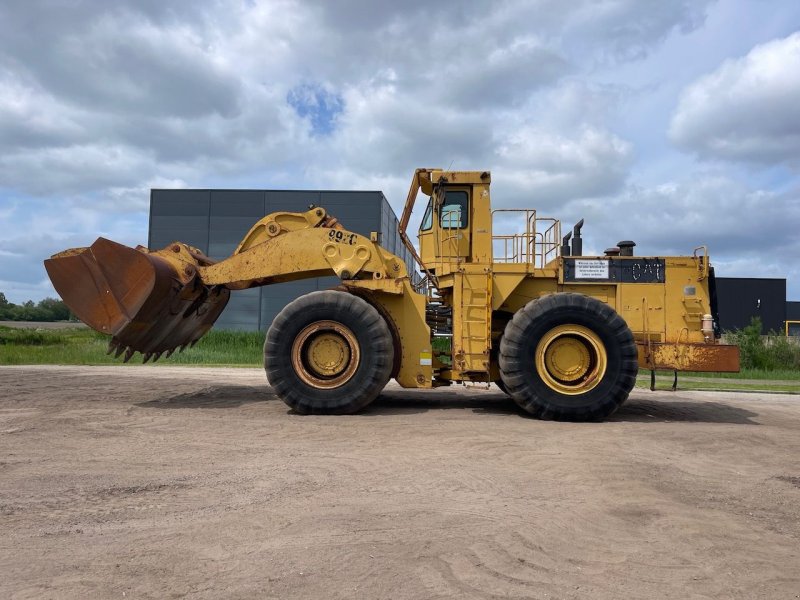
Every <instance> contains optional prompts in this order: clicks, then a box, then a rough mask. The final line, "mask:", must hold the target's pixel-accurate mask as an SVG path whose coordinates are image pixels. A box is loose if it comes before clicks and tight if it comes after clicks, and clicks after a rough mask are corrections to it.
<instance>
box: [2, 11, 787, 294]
mask: <svg viewBox="0 0 800 600" xmlns="http://www.w3.org/2000/svg"><path fill="white" fill-rule="evenodd" d="M724 1H725V2H733V3H736V2H740V1H743V0H724ZM785 1H786V2H787V3H788V0H785ZM787 5H788V4H787ZM714 9H715V5H714V3H713V2H711V1H706V0H698V1H693V0H650V1H643V0H608V1H606V0H603V1H602V2H597V1H595V0H576V1H574V2H569V3H564V2H563V1H561V0H535V1H530V0H502V1H499V2H498V1H494V0H470V2H459V1H455V0H447V1H443V2H436V3H431V2H423V1H422V0H412V1H411V2H396V1H394V0H345V1H342V2H335V3H334V2H328V1H323V0H308V1H304V2H299V1H296V0H271V1H259V2H241V3H234V4H231V3H226V2H220V1H219V0H200V1H189V0H181V1H178V2H161V1H158V0H121V1H119V2H114V3H108V2H101V1H100V0H74V1H71V2H68V3H63V2H47V3H44V2H37V1H34V0H32V1H30V2H6V3H0V220H2V227H0V252H3V253H4V254H3V260H0V280H2V282H1V283H0V286H5V287H8V286H11V287H14V286H15V285H17V287H18V289H20V290H25V292H24V293H31V294H33V293H35V292H34V291H35V290H36V289H38V288H37V287H36V286H39V285H40V282H41V281H42V279H43V271H42V269H41V260H42V258H43V257H44V256H46V255H48V254H49V253H52V252H55V251H57V250H60V249H62V248H64V247H67V246H71V245H86V244H89V243H91V242H92V241H93V240H94V238H95V237H96V236H97V235H106V236H107V237H112V238H116V239H119V240H120V241H121V242H123V243H128V244H136V243H143V242H144V241H145V239H146V236H147V230H146V228H147V203H148V198H149V193H148V189H149V188H150V187H180V186H186V187H284V188H303V187H312V188H340V189H380V190H383V191H384V192H385V194H386V196H387V198H388V199H389V200H390V202H392V204H393V206H394V208H395V210H396V211H399V210H400V208H401V203H402V201H403V199H404V198H405V193H406V191H407V186H408V180H409V177H410V175H411V172H412V170H413V169H414V168H415V167H418V166H441V167H448V166H450V165H452V166H453V168H458V169H490V170H492V172H493V202H494V203H495V205H496V206H498V207H511V206H517V207H521V206H533V207H536V208H538V209H540V210H541V211H543V212H545V213H549V214H552V215H554V216H560V217H562V218H563V219H564V221H565V222H570V223H571V222H573V221H574V220H577V218H580V217H581V216H585V217H587V230H586V231H587V235H588V236H596V237H594V238H592V239H594V240H596V243H595V242H592V243H594V245H595V246H596V248H597V249H599V250H602V249H603V248H605V247H606V246H608V245H610V244H613V243H615V242H616V241H617V240H618V239H622V238H623V237H634V239H639V240H642V243H643V245H645V246H647V247H652V248H661V249H671V245H670V243H668V242H672V243H673V244H674V245H675V246H676V249H677V250H679V251H681V252H685V251H686V246H688V245H690V244H692V243H695V242H696V241H704V240H705V239H706V238H704V237H703V236H701V235H697V234H700V233H705V232H706V231H708V228H707V227H706V225H705V222H706V221H708V220H713V211H712V210H711V208H709V211H706V212H704V211H699V212H698V209H696V205H704V204H707V205H708V206H709V207H714V206H717V207H722V210H723V211H726V215H727V213H728V212H732V211H735V210H744V209H745V208H746V209H748V210H754V211H762V212H763V207H762V206H760V205H756V204H753V202H755V198H757V197H758V193H759V192H755V191H753V190H759V189H763V194H764V195H765V196H764V197H765V198H766V197H769V198H774V199H775V201H776V202H779V201H780V202H784V203H789V204H791V203H793V202H795V203H796V202H797V195H796V194H795V195H792V194H789V193H788V192H786V191H785V190H787V189H795V188H796V187H797V182H795V181H794V180H793V179H791V178H790V179H789V180H786V179H783V180H781V181H779V182H777V183H774V185H773V186H772V187H770V185H764V186H761V185H756V184H747V185H744V184H743V187H742V188H741V189H735V186H734V187H730V186H733V184H732V183H726V184H724V185H723V184H721V183H717V184H715V185H716V187H715V185H712V184H711V183H709V181H711V180H713V179H714V178H713V177H709V176H706V175H704V176H703V177H700V178H693V179H692V178H688V179H685V180H680V179H678V178H676V177H672V176H671V175H670V179H672V180H675V181H677V183H667V184H664V185H663V186H661V187H658V186H652V187H648V188H645V189H640V190H638V191H637V188H635V187H634V184H635V182H636V181H637V179H638V177H637V176H638V174H639V172H640V170H641V165H639V164H638V162H637V161H639V160H641V156H642V154H646V153H647V152H648V151H650V152H651V153H652V149H651V148H642V147H641V145H642V144H641V142H640V138H639V137H635V139H636V140H637V143H636V145H634V144H632V143H631V141H630V139H629V138H634V136H633V135H632V134H631V133H630V132H628V133H627V134H623V133H620V131H621V130H623V128H622V127H620V123H622V122H625V120H626V117H627V116H628V113H627V111H628V110H629V108H631V106H632V105H635V106H634V108H637V107H638V109H639V110H640V111H641V112H642V113H645V112H647V111H646V110H644V109H642V106H652V105H647V104H646V102H645V100H646V98H647V97H648V96H647V95H648V94H649V93H650V92H651V87H650V86H655V85H657V82H656V83H654V79H653V78H652V77H651V78H647V79H646V81H642V80H637V81H625V85H621V84H619V83H616V84H612V83H609V82H608V81H606V80H604V79H603V76H604V75H603V74H608V73H610V72H611V71H613V70H614V69H615V68H618V67H620V66H630V65H631V64H642V65H645V67H644V68H642V69H641V70H640V71H642V72H644V71H646V70H647V68H646V65H647V64H649V63H648V62H647V61H648V60H649V57H651V56H653V54H654V53H658V52H659V51H660V50H661V49H662V48H664V47H665V45H664V42H665V41H668V40H672V42H674V41H675V39H678V40H679V41H683V40H685V39H687V36H686V35H685V33H686V32H695V33H697V34H698V35H699V34H702V25H703V20H704V18H705V13H706V11H707V10H710V11H713V10H714ZM42 14H46V15H47V18H41V15H42ZM776 35H777V34H776V33H770V34H769V36H768V37H766V38H765V39H769V38H770V37H775V36H776ZM766 47H768V46H765V48H766ZM748 49H749V48H744V49H741V48H740V49H739V52H740V54H741V53H745V52H746V51H747V50H748ZM755 54H756V51H755V50H754V52H753V56H755ZM742 60H744V59H742ZM741 62H742V61H741V60H740V61H734V63H733V64H734V66H735V65H739V64H740V63H741ZM658 64H659V65H665V64H667V65H670V63H669V61H668V60H663V59H662V60H660V62H659V63H658ZM759 64H761V63H759ZM770 64H771V63H770ZM670 66H671V68H673V69H674V72H670V71H669V70H667V71H665V72H664V73H663V77H664V78H673V77H675V73H677V72H678V71H681V70H682V69H683V67H684V65H683V64H680V63H679V62H676V63H675V64H672V65H670ZM775 68H776V69H778V70H780V68H781V65H780V64H778V65H777V66H776V67H775ZM720 72H721V71H720ZM785 75H786V78H787V80H792V81H794V80H795V79H794V75H793V74H785ZM734 80H735V78H734ZM734 80H732V81H734ZM725 82H728V80H727V79H726V80H725ZM725 82H724V83H725ZM699 83H700V82H698V85H699ZM720 85H723V84H720ZM304 89H307V90H323V91H324V92H325V94H326V98H329V99H330V100H331V102H330V103H328V102H327V101H326V102H323V103H322V105H324V106H323V109H322V110H321V111H320V110H316V111H308V110H307V111H305V113H304V110H303V109H302V106H303V103H302V102H301V103H298V101H297V98H294V100H295V101H294V104H295V106H293V105H292V101H291V100H292V98H293V96H292V91H293V90H294V91H295V95H296V92H297V90H304ZM631 89H637V90H638V92H637V94H638V95H634V94H631V93H630V90H631ZM716 91H717V93H721V91H720V90H716ZM754 97H755V96H754ZM643 99H644V100H643ZM305 100H306V102H305V103H306V104H308V101H309V99H308V98H306V99H305ZM753 102H755V100H754V101H753ZM770 102H772V100H770ZM637 103H638V104H637ZM298 104H299V105H301V106H300V107H299V108H298ZM318 104H319V103H318ZM328 104H330V106H328ZM698 105H699V104H698ZM320 106H321V105H320ZM687 106H689V105H688V104H687V105H684V104H681V108H680V109H679V111H678V112H677V113H676V117H675V119H676V122H677V121H678V120H679V119H678V117H679V115H681V114H684V113H686V114H690V113H691V114H692V115H694V114H695V112H692V111H688V110H687V111H684V110H683V108H685V107H687ZM692 106H694V104H693V105H692ZM775 106H779V107H783V105H782V104H775ZM331 107H333V108H331ZM317 108H319V106H317ZM692 110H694V108H693V109H692ZM781 111H783V108H781ZM710 112H712V113H713V110H711V111H710ZM784 113H785V111H784ZM697 114H698V115H700V113H697ZM328 115H330V116H332V117H334V118H333V120H331V121H329V122H325V121H324V119H325V118H326V117H327V116H328ZM712 116H713V115H712ZM648 117H649V115H645V114H641V115H639V120H638V121H637V122H642V123H645V125H647V123H648ZM656 117H657V118H656V119H655V120H654V122H657V123H659V124H661V123H663V122H664V120H665V113H664V110H663V109H661V113H660V114H658V115H656ZM740 120H741V119H740ZM695 121H696V122H700V124H702V123H703V122H705V121H709V122H712V121H713V119H707V118H706V117H703V116H702V115H700V116H698V117H697V118H696V119H695ZM796 122H797V120H795V123H796ZM763 123H767V125H769V126H764V127H762V125H763ZM715 127H717V129H716V130H715V131H717V130H719V131H724V130H725V128H724V127H722V126H716V125H715ZM770 127H772V129H776V128H777V129H779V130H780V131H783V132H784V133H785V132H786V131H789V130H790V128H784V129H780V128H778V127H777V125H776V126H775V127H773V126H772V125H770V124H769V121H759V122H758V123H755V122H754V123H753V125H752V127H751V128H750V129H748V130H747V131H751V130H753V131H755V133H753V135H752V137H753V139H760V137H766V138H772V137H775V135H776V134H774V133H772V132H771V131H772V130H771V129H770ZM662 129H663V126H661V125H659V127H658V131H657V132H656V133H654V134H653V136H655V135H659V136H660V135H661V133H660V132H661V131H662ZM765 131H766V132H767V133H764V132H765ZM712 133H713V132H712ZM737 135H738V134H737ZM759 136H760V137H759ZM662 137H663V136H662ZM712 137H713V136H712ZM722 137H723V138H724V137H725V136H724V135H723V136H722ZM784 137H786V136H784ZM642 139H644V140H645V141H646V140H647V138H646V137H643V138H642ZM681 140H683V138H681ZM681 143H684V142H683V141H681ZM687 143H688V142H687ZM698 144H699V142H694V141H692V142H691V143H689V146H691V149H692V150H695V151H697V152H701V153H704V154H703V155H704V156H705V155H711V153H710V151H706V150H703V147H701V146H702V144H700V145H698ZM781 144H783V145H781V146H780V148H784V146H785V144H786V141H785V140H784V141H783V142H781ZM689 146H687V147H689ZM715 152H716V151H715ZM740 154H741V152H740ZM716 155H717V154H714V156H716ZM786 155H787V151H785V149H781V150H780V151H776V152H775V153H773V154H770V155H768V156H767V160H768V161H776V160H777V161H784V160H786ZM737 157H738V156H737ZM776 157H777V158H776ZM659 158H661V157H659ZM663 160H664V162H665V163H666V165H667V167H669V165H671V164H672V163H671V162H670V160H671V159H670V158H669V157H666V158H664V159H663ZM684 160H685V162H684V163H682V165H685V164H687V163H688V164H691V159H690V158H688V157H684ZM770 164H773V163H770ZM729 175H730V173H724V172H723V173H721V174H720V175H719V177H720V181H723V180H725V181H729V180H730V177H729ZM767 179H768V178H767ZM700 180H703V181H705V183H702V184H701V183H699V181H700ZM767 183H769V182H767ZM729 196H733V197H735V198H739V199H740V204H737V205H733V206H732V205H729V204H725V201H726V198H727V197H729ZM686 197H690V198H691V200H686V199H685V198H686ZM748 198H749V200H748ZM663 206H668V207H672V208H669V209H668V210H667V209H664V208H663ZM646 207H647V208H646ZM704 210H705V209H704ZM659 211H661V212H659ZM662 213H663V214H662ZM653 214H656V215H661V222H660V225H659V226H653V227H652V228H651V227H650V225H649V224H648V225H644V224H643V223H646V219H648V218H651V217H652V215H653ZM759 214H760V213H759ZM765 214H767V215H772V213H771V212H770V211H766V212H765ZM673 223H675V225H676V227H673ZM716 227H717V229H718V230H719V232H720V233H719V235H718V236H717V237H716V238H714V244H715V247H718V248H724V249H725V250H724V252H725V253H729V254H726V256H730V260H731V261H736V260H743V258H742V257H747V256H751V254H750V251H749V250H742V249H741V248H740V249H739V250H737V249H736V245H735V244H727V243H726V242H725V240H726V239H738V236H740V235H742V236H743V234H742V233H741V232H740V230H739V229H738V223H737V222H735V220H734V219H730V218H727V216H726V218H724V219H721V220H719V221H718V222H717V225H716ZM775 228H777V229H778V230H779V231H784V228H782V225H781V224H779V223H776V222H775V220H774V219H773V218H772V217H770V219H765V221H764V224H763V226H760V225H758V224H756V225H754V229H753V231H752V232H751V233H750V237H751V238H752V239H758V238H759V237H760V236H761V237H764V236H766V235H767V233H768V232H770V233H771V231H772V230H773V229H775ZM712 230H713V229H712ZM665 231H677V233H674V234H672V236H670V235H668V234H666V233H665ZM712 237H713V236H712ZM698 238H699V239H698ZM690 240H691V241H690ZM678 242H680V244H679V243H678ZM683 242H685V244H684V243H683ZM717 242H719V243H717ZM587 245H588V244H587ZM785 248H786V247H784V249H785ZM20 254H21V255H22V256H18V255H20ZM753 256H755V254H753ZM731 264H734V263H733V262H731ZM736 264H744V263H736ZM776 264H778V263H776ZM779 264H783V265H784V266H785V265H787V264H788V261H784V262H783V263H779ZM776 268H778V267H776ZM14 282H17V284H15V283H14ZM3 291H8V290H7V289H6V290H3Z"/></svg>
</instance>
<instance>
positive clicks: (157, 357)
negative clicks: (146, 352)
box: [153, 352, 163, 362]
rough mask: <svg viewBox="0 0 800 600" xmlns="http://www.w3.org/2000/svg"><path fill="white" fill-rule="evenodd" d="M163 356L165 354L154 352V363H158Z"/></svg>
mask: <svg viewBox="0 0 800 600" xmlns="http://www.w3.org/2000/svg"><path fill="white" fill-rule="evenodd" d="M162 354H163V352H154V353H153V362H156V361H157V360H158V359H159V358H161V355H162Z"/></svg>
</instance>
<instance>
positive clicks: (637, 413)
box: [136, 385, 759, 425]
mask: <svg viewBox="0 0 800 600" xmlns="http://www.w3.org/2000/svg"><path fill="white" fill-rule="evenodd" d="M277 399H278V398H277V397H276V396H275V393H274V392H273V391H272V388H271V387H269V386H248V385H214V386H209V387H206V388H203V389H201V390H198V391H195V392H189V393H185V394H177V395H171V396H165V397H162V398H157V399H155V400H150V401H148V402H140V403H138V404H136V406H139V407H141V408H157V409H177V408H217V409H219V408H236V407H239V406H242V405H244V404H250V403H253V402H265V401H273V400H277ZM452 409H457V410H471V411H472V412H474V413H482V414H493V415H509V416H515V417H521V418H525V417H528V416H529V415H528V413H526V412H525V411H524V410H522V409H521V408H520V407H519V406H517V404H516V403H515V402H514V401H513V400H512V399H511V398H509V397H508V396H506V395H505V394H503V393H502V392H496V391H479V392H472V393H470V392H464V391H462V390H461V389H460V388H458V389H454V390H425V391H417V390H396V391H395V390H391V391H388V392H387V391H385V392H383V393H382V394H381V395H380V396H379V397H378V398H377V399H376V400H375V401H374V402H373V403H372V404H370V405H369V406H367V407H366V408H365V409H364V410H362V411H361V412H359V413H358V414H357V416H361V417H380V416H384V415H404V414H409V415H410V414H418V413H424V412H428V411H430V410H452ZM290 412H291V411H290ZM757 416H758V413H756V412H753V411H750V410H747V409H744V408H738V407H735V406H731V405H728V404H723V403H721V402H704V401H699V400H698V401H690V400H681V399H676V400H662V399H659V400H646V399H638V398H633V399H630V400H628V401H627V402H626V403H625V404H623V405H622V407H621V408H620V409H619V410H618V411H617V412H616V413H614V415H612V416H611V417H610V418H608V419H607V421H608V422H629V423H657V422H664V423H675V422H687V423H730V424H735V425H758V424H759V423H758V422H757V421H754V420H753V418H754V417H757Z"/></svg>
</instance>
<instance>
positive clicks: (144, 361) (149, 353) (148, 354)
mask: <svg viewBox="0 0 800 600" xmlns="http://www.w3.org/2000/svg"><path fill="white" fill-rule="evenodd" d="M151 356H153V353H152V352H147V353H145V355H144V358H142V364H144V363H146V362H147V361H148V360H150V357H151Z"/></svg>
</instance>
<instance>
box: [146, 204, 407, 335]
mask: <svg viewBox="0 0 800 600" xmlns="http://www.w3.org/2000/svg"><path fill="white" fill-rule="evenodd" d="M311 204H314V205H316V206H322V207H324V208H325V209H326V210H327V211H328V213H329V214H331V215H332V216H334V217H336V218H337V219H338V220H339V221H340V222H341V223H342V225H343V226H344V227H345V228H347V229H349V230H350V231H354V232H356V233H360V234H362V235H365V236H367V237H369V234H370V232H372V231H379V232H381V236H382V246H383V247H384V248H386V249H387V250H389V251H390V252H394V253H395V254H396V255H398V256H400V257H401V258H403V260H404V261H405V262H406V264H407V265H408V270H409V273H414V263H413V259H412V257H411V255H410V253H409V252H408V250H407V249H406V248H405V247H404V246H403V244H402V242H401V241H400V238H399V237H398V235H397V216H396V215H395V214H394V211H393V210H392V208H391V206H389V203H388V202H387V201H386V198H385V197H384V195H383V193H382V192H361V191H350V192H348V191H309V190H291V191H290V190H151V192H150V233H149V237H148V244H147V245H148V247H149V248H152V249H158V248H163V247H164V246H166V245H167V244H169V243H171V242H174V241H181V242H185V243H187V244H190V245H192V246H195V247H196V248H199V249H200V250H202V251H203V252H205V253H206V254H207V255H208V256H210V257H211V258H214V259H217V260H220V259H223V258H226V257H228V256H230V255H231V254H232V253H233V251H234V250H235V249H236V246H237V245H238V244H239V242H240V241H241V239H242V238H243V237H244V236H245V234H246V233H247V232H248V231H249V230H250V228H251V227H252V226H253V224H254V223H255V222H256V221H258V220H259V219H260V218H262V217H263V216H265V215H267V214H269V213H272V212H276V211H290V212H305V211H306V210H308V207H309V205H311ZM337 282H338V279H337V278H335V277H320V278H316V279H307V280H303V281H293V282H289V283H279V284H275V285H270V286H265V287H261V288H255V289H251V290H242V291H236V292H233V293H232V294H231V299H230V302H229V303H228V306H227V307H226V308H225V312H223V313H222V316H220V318H219V320H218V321H217V324H216V327H219V328H222V329H241V330H261V331H264V330H266V329H267V328H268V327H269V324H270V323H272V319H273V318H274V317H275V315H276V314H278V312H279V311H280V310H281V309H282V308H283V307H284V306H286V305H287V304H288V303H289V302H291V301H292V300H294V299H295V298H297V297H298V296H301V295H302V294H305V293H308V292H311V291H314V290H325V289H328V288H330V287H333V286H335V285H337Z"/></svg>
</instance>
